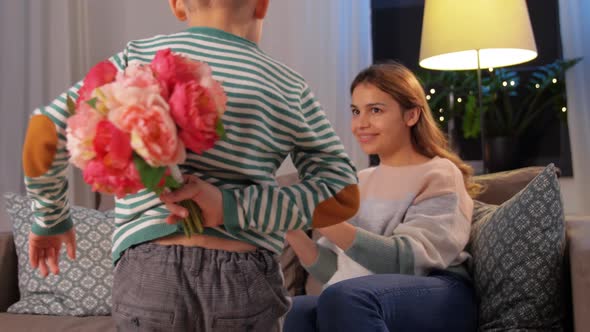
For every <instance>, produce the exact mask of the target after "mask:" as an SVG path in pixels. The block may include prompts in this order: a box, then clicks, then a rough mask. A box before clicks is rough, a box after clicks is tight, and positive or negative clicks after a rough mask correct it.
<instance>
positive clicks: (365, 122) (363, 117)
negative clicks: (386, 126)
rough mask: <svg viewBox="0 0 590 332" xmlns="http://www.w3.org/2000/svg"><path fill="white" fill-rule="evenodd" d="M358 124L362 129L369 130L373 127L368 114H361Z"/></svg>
mask: <svg viewBox="0 0 590 332" xmlns="http://www.w3.org/2000/svg"><path fill="white" fill-rule="evenodd" d="M358 124H359V127H361V128H367V127H369V126H370V125H371V122H370V121H369V117H368V116H367V115H366V114H360V115H359V117H358Z"/></svg>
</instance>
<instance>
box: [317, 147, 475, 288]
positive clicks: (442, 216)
mask: <svg viewBox="0 0 590 332" xmlns="http://www.w3.org/2000/svg"><path fill="white" fill-rule="evenodd" d="M359 188H360V195H361V206H360V209H359V211H358V213H357V214H356V215H355V216H354V217H353V218H352V219H350V220H349V221H348V222H349V223H350V224H352V225H354V226H356V227H357V233H356V237H355V240H354V242H353V244H352V246H351V247H350V248H349V249H348V250H346V251H345V252H343V251H341V250H338V249H336V248H334V246H330V245H329V241H327V239H322V240H321V241H320V242H319V243H318V245H319V248H320V255H319V257H318V259H317V260H316V262H315V263H314V264H312V265H311V266H307V267H306V269H307V270H308V271H309V272H310V273H311V274H312V276H314V277H315V278H316V279H318V280H319V281H320V282H322V283H327V282H328V281H329V280H330V279H331V278H332V277H333V276H334V274H336V273H338V274H339V275H340V276H339V279H340V280H342V279H346V277H347V275H348V274H350V276H349V277H356V276H359V275H358V274H359V273H360V274H361V275H362V274H373V273H403V274H414V275H427V274H428V273H429V272H430V271H432V270H434V269H449V268H450V269H451V270H454V269H456V268H457V267H459V266H460V265H461V264H462V263H463V262H464V261H465V260H466V259H467V258H468V257H469V254H468V253H466V252H465V251H464V249H465V246H466V245H467V241H468V240H469V233H470V230H471V215H472V212H473V201H472V199H471V197H469V194H468V193H467V191H466V189H465V185H464V184H463V176H462V174H461V172H460V171H459V169H458V168H457V167H456V166H455V165H454V164H453V163H452V162H451V161H449V160H448V159H444V158H439V157H434V158H433V159H431V160H430V161H428V162H426V163H424V164H420V165H412V166H402V167H391V166H385V165H380V166H377V167H374V168H368V169H365V170H363V171H361V172H360V173H359ZM322 243H324V244H328V245H322ZM347 260H348V261H354V262H356V263H358V264H357V265H360V266H361V267H362V268H361V270H362V271H365V272H359V269H358V268H357V269H354V268H352V267H351V265H350V264H347V263H346V261H347ZM353 269H354V270H355V271H352V270H353ZM347 270H350V271H347Z"/></svg>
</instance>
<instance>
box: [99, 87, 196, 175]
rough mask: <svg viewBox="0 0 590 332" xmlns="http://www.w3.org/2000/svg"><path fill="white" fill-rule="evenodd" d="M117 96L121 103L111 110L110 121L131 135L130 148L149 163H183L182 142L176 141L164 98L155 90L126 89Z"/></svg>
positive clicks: (152, 164) (184, 154) (174, 126)
mask: <svg viewBox="0 0 590 332" xmlns="http://www.w3.org/2000/svg"><path fill="white" fill-rule="evenodd" d="M125 91H126V92H127V93H123V90H117V92H119V93H118V94H117V97H118V98H119V102H121V103H122V106H120V107H118V108H116V109H113V110H111V112H110V113H109V120H110V121H112V122H113V123H114V124H115V125H116V126H117V127H118V128H119V129H121V130H122V131H124V132H126V133H129V134H130V135H131V147H132V148H133V150H134V151H135V152H136V153H137V154H139V155H140V156H141V157H142V158H143V159H144V160H145V161H146V162H147V163H148V164H149V165H150V166H154V167H159V166H166V165H175V164H179V163H182V162H184V160H185V158H186V153H185V147H184V144H183V143H182V142H181V141H180V140H178V136H177V131H176V125H175V124H174V121H172V118H171V117H170V111H169V107H168V104H167V103H166V101H165V100H164V99H163V98H162V96H160V95H159V94H157V93H152V94H149V93H148V94H146V93H145V91H143V90H136V89H132V88H128V89H126V90H125Z"/></svg>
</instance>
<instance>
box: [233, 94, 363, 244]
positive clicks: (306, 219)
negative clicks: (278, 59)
mask: <svg viewBox="0 0 590 332" xmlns="http://www.w3.org/2000/svg"><path fill="white" fill-rule="evenodd" d="M302 91H303V92H302V93H301V103H300V104H301V112H300V117H301V120H300V124H299V128H297V129H298V130H297V134H296V137H295V147H294V149H293V150H292V151H291V155H292V158H293V162H294V164H295V167H296V168H297V170H298V173H299V176H300V179H301V182H300V183H298V184H295V185H292V186H287V187H280V188H279V187H276V186H261V185H253V186H249V187H246V188H244V189H234V190H222V193H223V207H224V225H225V228H226V229H227V230H228V231H229V232H231V233H237V232H240V231H243V230H248V229H255V230H258V231H261V232H265V233H273V232H277V231H286V230H290V229H307V228H309V227H325V226H329V225H333V224H336V223H339V222H342V221H345V220H347V219H349V218H351V217H352V216H354V215H355V214H356V211H357V210H358V206H359V191H358V187H357V176H356V170H355V168H354V166H353V165H352V162H351V161H350V159H349V158H348V156H347V155H346V153H345V151H344V148H343V146H342V143H341V142H340V139H339V138H338V136H336V134H335V132H334V129H333V128H332V126H331V124H330V123H329V122H328V120H327V119H326V116H325V114H324V112H323V110H322V109H321V107H320V105H319V103H318V102H317V101H316V100H315V98H314V96H313V94H312V93H311V91H310V90H309V88H307V87H305V88H304V89H303V90H302Z"/></svg>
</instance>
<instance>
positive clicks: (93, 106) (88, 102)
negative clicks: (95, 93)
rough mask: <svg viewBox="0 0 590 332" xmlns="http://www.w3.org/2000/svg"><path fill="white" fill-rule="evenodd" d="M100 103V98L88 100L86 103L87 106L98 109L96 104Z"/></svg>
mask: <svg viewBox="0 0 590 332" xmlns="http://www.w3.org/2000/svg"><path fill="white" fill-rule="evenodd" d="M97 101H98V98H96V97H94V98H92V99H88V100H87V101H86V104H88V105H90V107H92V108H94V109H96V102H97Z"/></svg>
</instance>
